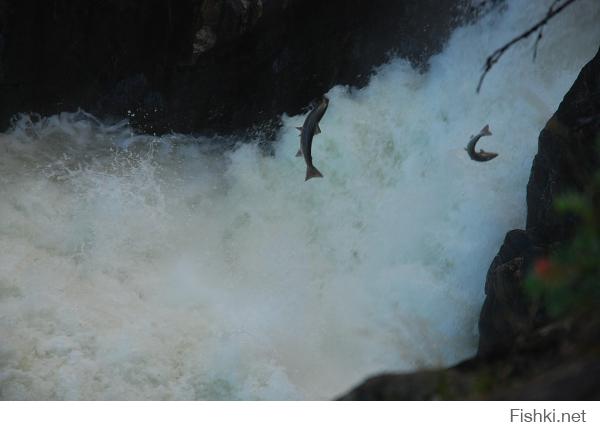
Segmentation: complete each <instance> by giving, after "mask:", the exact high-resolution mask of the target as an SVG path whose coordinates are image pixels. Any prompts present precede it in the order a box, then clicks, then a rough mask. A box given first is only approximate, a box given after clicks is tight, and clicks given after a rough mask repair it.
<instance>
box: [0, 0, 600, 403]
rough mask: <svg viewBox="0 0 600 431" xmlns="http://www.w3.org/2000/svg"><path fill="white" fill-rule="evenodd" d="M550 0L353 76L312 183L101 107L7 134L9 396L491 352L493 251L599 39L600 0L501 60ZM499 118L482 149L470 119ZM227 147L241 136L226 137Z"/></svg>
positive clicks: (339, 91) (255, 392)
mask: <svg viewBox="0 0 600 431" xmlns="http://www.w3.org/2000/svg"><path fill="white" fill-rule="evenodd" d="M551 3H552V1H551V0H548V1H535V2H533V1H528V0H527V1H526V0H520V1H509V2H508V4H509V7H508V8H506V9H502V10H496V11H493V12H492V13H490V14H488V15H486V16H484V17H483V18H482V19H481V20H480V21H479V22H477V23H474V24H472V25H468V26H465V27H462V28H460V29H457V30H456V31H454V33H453V35H452V37H451V39H450V40H449V42H448V43H447V46H446V47H445V49H444V50H443V52H442V53H441V54H439V55H437V56H435V57H433V58H432V59H431V61H430V68H429V70H428V72H426V73H424V74H422V73H419V72H417V71H415V70H414V69H412V68H411V67H410V65H409V64H408V63H406V62H405V61H403V60H402V59H395V60H393V61H391V62H390V63H389V64H386V65H384V66H382V67H381V68H379V69H378V70H377V72H376V74H375V75H374V76H373V78H372V79H371V82H370V84H369V85H368V86H367V87H366V88H364V89H362V90H355V89H354V90H351V89H349V88H346V87H339V86H338V87H334V88H332V89H331V90H330V91H329V92H328V96H329V98H330V105H329V110H328V112H327V113H326V115H325V117H324V118H323V120H322V122H321V129H322V130H323V133H322V134H321V135H318V136H317V137H316V138H315V142H314V145H313V157H314V163H315V166H317V168H318V169H319V170H320V171H321V172H322V173H323V175H324V178H323V179H313V180H310V181H308V182H306V183H305V182H304V174H305V165H304V162H303V160H302V159H301V158H296V157H294V156H295V153H296V151H297V149H298V146H299V138H298V132H297V130H295V128H294V127H295V126H298V125H301V124H302V121H303V118H302V117H294V118H289V117H286V116H284V127H283V128H282V129H281V132H280V134H279V136H278V139H277V142H276V143H275V145H274V148H275V154H274V156H266V155H264V154H263V152H261V150H260V148H261V142H259V141H257V140H254V141H248V142H241V141H240V142H236V141H234V140H233V139H230V138H222V139H218V140H215V139H213V140H211V139H208V138H203V137H193V136H186V135H177V134H173V135H168V136H163V137H153V136H142V135H135V134H133V133H132V131H131V130H130V129H129V127H128V125H127V123H126V122H122V123H118V124H115V125H106V124H102V123H100V122H98V121H97V120H95V119H94V118H93V117H91V116H89V115H87V114H85V113H83V112H79V113H63V114H61V115H58V116H53V117H50V118H43V119H39V118H35V117H29V116H21V117H20V119H19V121H18V122H17V123H16V124H15V127H14V128H13V129H11V130H9V131H7V132H6V133H3V134H0V398H2V399H326V398H331V397H334V396H336V395H339V394H340V393H342V392H343V391H345V390H348V389H349V388H350V387H351V386H352V385H354V384H356V383H358V382H359V381H360V380H362V379H363V378H365V377H367V376H368V375H371V374H374V373H378V372H383V371H400V370H414V369H417V368H422V367H433V366H441V365H448V364H452V363H454V362H456V361H459V360H461V359H464V358H466V357H468V356H469V355H471V354H473V353H474V352H475V349H476V344H477V319H478V315H479V310H480V307H481V304H482V301H483V298H484V293H483V286H484V280H485V274H486V270H487V268H488V266H489V264H490V262H491V260H492V258H493V257H494V255H495V253H496V252H497V250H498V248H499V246H500V244H501V242H502V239H503V236H504V234H505V232H506V231H508V230H510V229H513V228H522V227H523V226H524V222H525V211H526V208H525V188H526V183H527V179H528V176H529V171H530V167H531V161H532V159H533V156H534V154H535V152H536V147H537V137H538V134H539V132H540V130H541V129H542V128H543V126H544V124H545V122H546V121H547V120H548V119H549V118H550V116H551V115H552V114H553V113H554V111H555V110H556V108H557V107H558V104H559V103H560V101H561V99H562V97H563V95H564V94H565V92H566V91H567V90H568V89H569V87H570V85H571V84H572V83H573V81H574V79H575V78H576V76H577V74H578V72H579V70H580V69H581V67H582V66H583V65H584V64H585V63H586V62H587V61H588V60H590V59H591V57H592V56H593V54H594V53H595V52H596V50H597V49H598V46H599V44H600V26H598V25H597V23H598V22H599V21H600V3H599V2H597V1H596V0H582V1H579V2H577V3H576V4H574V5H573V6H572V7H570V8H568V9H567V10H566V11H565V12H564V13H563V14H561V15H560V16H558V17H557V18H556V19H555V20H554V21H552V22H551V23H550V24H549V25H548V26H547V28H546V30H545V32H544V38H543V39H542V41H541V43H540V46H539V51H538V55H537V60H536V61H535V62H533V61H532V53H533V51H532V45H533V38H532V40H528V41H526V42H524V43H522V44H520V45H517V46H515V47H514V48H513V49H511V50H510V51H508V52H507V54H506V55H505V56H504V57H503V58H502V59H501V60H500V62H499V63H498V64H497V65H496V66H495V67H494V69H493V70H492V71H491V72H490V74H489V75H488V77H487V78H486V81H485V83H484V86H483V90H482V92H481V94H479V95H477V94H475V87H476V85H477V82H478V79H479V74H480V72H481V67H482V64H483V62H484V60H485V58H486V56H487V55H489V54H490V53H491V52H492V51H493V50H494V49H496V48H498V47H499V46H500V45H501V44H503V43H504V42H506V41H508V40H509V39H511V38H512V37H513V36H515V35H516V34H518V33H520V32H521V31H523V30H524V29H525V28H527V27H528V26H530V25H531V23H532V22H533V20H534V19H537V18H539V17H542V16H543V14H544V13H545V11H546V9H547V7H548V5H549V4H551ZM488 123H489V124H490V128H491V130H492V132H493V136H490V137H485V138H483V139H482V140H481V143H480V145H481V147H482V148H484V149H486V150H487V151H494V152H498V153H499V154H500V155H499V157H498V158H497V159H495V160H493V161H492V162H490V163H475V162H473V161H471V160H469V159H468V157H467V155H466V153H465V151H464V149H463V148H464V146H465V145H466V143H467V141H468V139H469V136H470V135H471V134H475V133H477V132H478V131H479V130H480V129H481V128H482V126H484V125H485V124H488ZM224 142H225V143H226V144H227V145H228V146H230V147H231V149H229V150H227V151H223V150H222V148H223V143H224Z"/></svg>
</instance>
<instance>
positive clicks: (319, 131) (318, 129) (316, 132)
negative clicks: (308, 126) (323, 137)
mask: <svg viewBox="0 0 600 431" xmlns="http://www.w3.org/2000/svg"><path fill="white" fill-rule="evenodd" d="M319 133H321V128H320V127H319V125H318V124H317V127H316V128H315V135H318V134H319Z"/></svg>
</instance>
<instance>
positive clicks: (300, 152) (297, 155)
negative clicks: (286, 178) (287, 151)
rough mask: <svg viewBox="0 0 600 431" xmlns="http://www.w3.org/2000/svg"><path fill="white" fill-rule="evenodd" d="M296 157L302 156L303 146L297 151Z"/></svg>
mask: <svg viewBox="0 0 600 431" xmlns="http://www.w3.org/2000/svg"><path fill="white" fill-rule="evenodd" d="M296 157H302V148H300V149H299V150H298V152H297V153H296Z"/></svg>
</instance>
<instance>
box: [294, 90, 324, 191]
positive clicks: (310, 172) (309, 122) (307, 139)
mask: <svg viewBox="0 0 600 431" xmlns="http://www.w3.org/2000/svg"><path fill="white" fill-rule="evenodd" d="M328 106H329V99H328V98H327V97H326V96H323V97H322V98H321V101H320V102H319V104H318V105H317V106H316V107H315V108H314V109H313V110H312V111H310V113H309V114H308V116H307V117H306V120H304V124H303V125H302V127H297V129H299V130H300V150H298V153H297V154H296V156H304V161H305V162H306V178H305V180H304V181H308V180H310V179H311V178H314V177H323V175H322V174H321V172H319V170H318V169H317V168H315V167H314V165H313V163H312V154H311V149H312V141H313V137H314V136H315V135H318V134H319V133H321V129H320V128H319V121H321V118H323V115H325V111H327V107H328Z"/></svg>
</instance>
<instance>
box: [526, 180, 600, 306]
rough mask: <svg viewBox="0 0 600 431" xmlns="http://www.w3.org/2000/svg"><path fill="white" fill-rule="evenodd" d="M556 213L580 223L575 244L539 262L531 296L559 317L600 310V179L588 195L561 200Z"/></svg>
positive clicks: (528, 284)
mask: <svg viewBox="0 0 600 431" xmlns="http://www.w3.org/2000/svg"><path fill="white" fill-rule="evenodd" d="M556 210H557V211H558V212H559V213H561V214H564V215H569V216H573V217H577V218H578V219H579V220H580V223H579V226H578V229H577V232H576V234H575V236H574V238H573V240H572V241H571V242H570V243H569V244H568V245H566V246H564V247H562V248H561V249H560V250H558V251H556V252H555V253H553V254H552V255H551V256H549V257H547V258H541V259H538V260H537V261H536V263H535V265H534V269H533V271H532V273H531V274H530V276H529V277H528V279H527V281H526V288H527V289H528V291H529V293H530V294H531V295H532V296H533V297H534V298H537V299H541V300H542V301H544V304H545V305H546V308H547V310H548V313H549V314H550V315H551V316H553V317H559V316H561V315H564V314H566V313H570V312H574V311H577V310H582V311H583V310H585V309H589V308H591V307H594V306H598V304H599V301H600V175H596V177H595V178H594V181H593V182H592V184H591V186H590V188H589V190H588V192H587V193H585V194H568V195H565V196H563V197H562V198H560V199H558V200H557V202H556Z"/></svg>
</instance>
